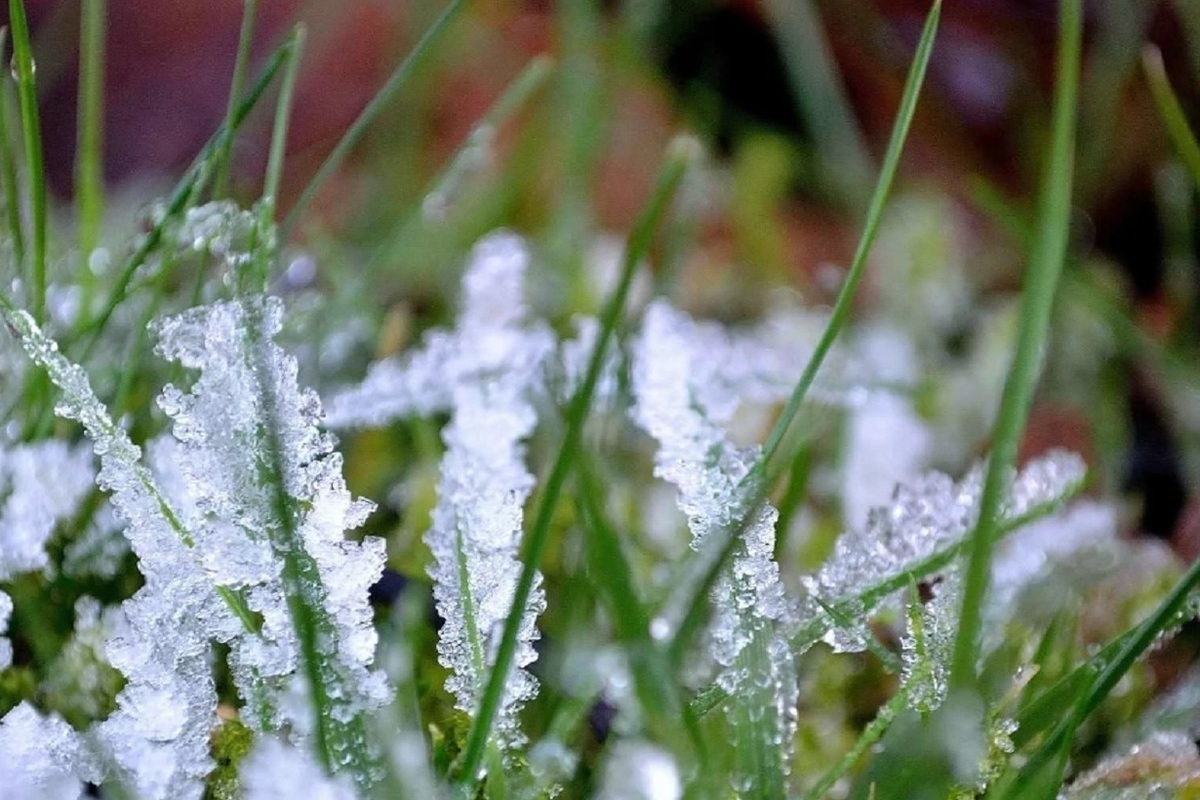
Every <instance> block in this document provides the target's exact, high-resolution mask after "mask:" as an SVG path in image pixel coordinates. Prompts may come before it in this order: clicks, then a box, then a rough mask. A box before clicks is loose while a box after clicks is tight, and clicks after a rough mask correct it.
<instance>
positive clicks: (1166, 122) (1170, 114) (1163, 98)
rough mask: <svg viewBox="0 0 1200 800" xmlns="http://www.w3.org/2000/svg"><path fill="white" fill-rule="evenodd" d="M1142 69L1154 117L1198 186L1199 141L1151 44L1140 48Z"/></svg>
mask: <svg viewBox="0 0 1200 800" xmlns="http://www.w3.org/2000/svg"><path fill="white" fill-rule="evenodd" d="M1142 69H1143V70H1144V71H1145V73H1146V82H1147V83H1149V84H1150V94H1151V95H1153V97H1154V105H1155V107H1156V108H1157V109H1158V118H1159V119H1160V120H1161V121H1162V124H1163V127H1164V128H1165V129H1166V131H1167V136H1168V137H1169V138H1170V139H1171V144H1172V145H1174V146H1175V152H1176V153H1178V154H1179V159H1180V160H1181V161H1182V162H1183V165H1184V166H1185V167H1187V171H1188V174H1189V175H1191V176H1192V181H1193V182H1194V183H1195V184H1196V186H1197V187H1200V142H1197V141H1196V134H1195V133H1193V132H1192V129H1191V127H1190V126H1189V125H1188V121H1187V116H1186V115H1185V114H1184V113H1183V106H1181V105H1180V104H1179V98H1178V97H1176V95H1175V90H1174V89H1172V88H1171V82H1170V80H1168V79H1167V71H1166V69H1165V68H1164V67H1163V59H1162V52H1161V51H1160V50H1159V49H1158V48H1157V47H1155V46H1154V45H1146V48H1145V49H1144V50H1143V51H1142Z"/></svg>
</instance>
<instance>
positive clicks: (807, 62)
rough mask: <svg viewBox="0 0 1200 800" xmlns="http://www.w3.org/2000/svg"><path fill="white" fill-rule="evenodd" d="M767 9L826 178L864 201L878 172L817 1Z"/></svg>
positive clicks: (772, 0) (778, 3) (783, 2)
mask: <svg viewBox="0 0 1200 800" xmlns="http://www.w3.org/2000/svg"><path fill="white" fill-rule="evenodd" d="M764 8H765V10H766V12H767V18H768V19H769V20H770V22H771V27H772V29H773V30H774V33H775V38H776V39H778V41H779V45H780V47H779V49H780V51H781V54H782V55H783V61H784V65H785V66H786V67H787V75H788V78H789V79H790V83H791V86H792V94H793V96H794V97H795V98H796V104H797V105H798V106H799V107H800V113H801V114H802V115H803V117H804V122H805V125H806V127H807V128H808V130H809V131H810V132H811V134H812V138H813V144H814V145H815V148H816V150H817V154H818V155H819V156H820V159H819V160H820V162H821V164H822V165H826V168H825V169H823V170H822V172H823V174H826V173H827V175H826V177H828V178H829V179H830V180H831V182H832V185H833V186H834V188H836V189H837V190H838V192H839V194H841V195H842V196H844V197H846V198H847V199H851V200H861V198H862V197H863V196H864V195H865V190H866V187H867V186H870V181H871V173H872V172H873V171H874V170H873V165H872V164H871V156H870V154H869V153H868V151H867V145H866V142H865V141H863V136H862V131H860V130H859V128H858V124H857V122H856V120H855V118H854V111H853V109H852V108H851V107H850V102H849V100H848V99H847V98H846V91H845V88H844V87H843V86H842V82H841V77H840V76H839V75H838V72H837V66H836V64H835V63H834V60H833V54H832V53H831V52H830V50H829V43H828V42H827V41H826V39H825V36H824V34H823V31H822V30H821V19H820V16H819V14H818V13H817V9H816V7H815V4H814V3H813V0H768V2H766V3H765V4H764Z"/></svg>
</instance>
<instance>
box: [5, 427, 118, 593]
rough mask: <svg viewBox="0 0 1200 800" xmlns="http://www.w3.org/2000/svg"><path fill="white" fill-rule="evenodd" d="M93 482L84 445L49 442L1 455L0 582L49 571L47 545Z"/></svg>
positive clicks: (90, 460) (88, 457)
mask: <svg viewBox="0 0 1200 800" xmlns="http://www.w3.org/2000/svg"><path fill="white" fill-rule="evenodd" d="M95 477H96V472H95V470H94V469H93V467H92V454H91V448H89V447H87V446H86V445H83V446H79V445H70V444H67V443H66V442H61V441H56V440H50V441H44V442H37V443H36V444H29V445H21V446H18V447H14V448H12V449H10V450H0V496H3V495H5V494H7V497H6V498H5V500H4V505H3V507H2V508H0V581H5V580H9V579H10V578H12V577H13V576H15V575H18V574H20V573H22V572H34V571H44V570H45V569H46V568H47V567H48V566H49V560H48V558H47V556H46V542H47V541H48V540H49V539H50V535H51V534H52V533H54V528H55V527H56V526H57V525H58V524H59V523H60V522H62V521H63V520H65V519H67V518H69V517H70V516H71V515H72V514H74V513H75V512H76V510H77V509H78V508H79V504H80V503H81V502H82V501H83V499H84V498H85V497H86V496H87V494H88V492H89V491H90V489H91V487H92V481H93V480H94V479H95Z"/></svg>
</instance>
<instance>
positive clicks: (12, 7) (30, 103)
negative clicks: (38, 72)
mask: <svg viewBox="0 0 1200 800" xmlns="http://www.w3.org/2000/svg"><path fill="white" fill-rule="evenodd" d="M8 14H9V21H10V22H11V24H12V37H13V65H14V67H15V68H16V77H17V96H18V97H19V98H20V101H21V134H22V139H23V140H24V142H25V168H26V170H27V172H28V173H29V198H30V207H31V210H32V214H33V251H32V253H31V254H30V255H31V258H32V263H31V264H30V276H31V283H32V288H33V298H32V300H33V305H32V309H31V311H32V313H33V318H34V320H36V321H37V322H38V324H41V323H42V322H44V321H45V319H46V175H45V163H44V161H43V158H42V131H41V123H40V121H39V120H38V107H37V89H36V87H35V86H34V79H33V73H34V69H35V66H34V63H33V50H32V48H31V47H30V45H29V22H28V20H27V19H26V18H25V3H24V2H23V0H8Z"/></svg>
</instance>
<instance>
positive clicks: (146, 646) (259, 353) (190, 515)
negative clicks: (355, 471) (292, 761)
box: [6, 298, 388, 798]
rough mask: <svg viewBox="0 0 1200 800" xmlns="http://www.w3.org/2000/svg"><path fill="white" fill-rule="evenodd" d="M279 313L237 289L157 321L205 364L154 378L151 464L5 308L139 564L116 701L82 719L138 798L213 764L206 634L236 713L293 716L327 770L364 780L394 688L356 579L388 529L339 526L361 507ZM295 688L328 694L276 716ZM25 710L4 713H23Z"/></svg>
mask: <svg viewBox="0 0 1200 800" xmlns="http://www.w3.org/2000/svg"><path fill="white" fill-rule="evenodd" d="M279 318H280V307H279V304H278V302H277V301H274V300H270V299H266V298H247V299H243V300H238V301H234V302H227V303H218V304H215V305H212V306H207V307H202V308H197V309H193V310H192V311H190V312H187V313H185V314H183V315H180V316H178V317H174V318H170V319H168V320H166V321H164V322H162V323H161V324H160V325H159V327H158V333H159V337H160V342H159V351H160V352H161V353H162V354H164V355H166V356H167V357H169V358H172V359H174V360H177V361H178V362H179V363H180V364H181V365H182V366H184V367H186V368H189V369H195V370H199V376H198V378H197V379H196V381H195V384H194V385H193V386H192V390H191V391H190V392H188V393H184V392H182V391H180V390H178V389H176V388H174V387H170V386H169V387H167V389H166V390H165V391H164V393H163V397H162V400H161V404H162V406H163V408H164V410H166V411H167V412H168V414H170V415H171V416H172V417H173V418H174V420H175V426H174V432H175V436H176V441H173V442H172V441H170V440H160V441H158V442H156V443H155V444H154V447H153V448H152V451H153V452H152V455H153V456H156V457H155V458H152V459H151V460H152V461H157V462H158V467H159V468H158V476H157V477H156V475H155V473H154V472H152V471H151V469H150V468H149V467H148V466H147V464H146V462H145V461H144V460H143V458H142V452H141V450H140V448H138V447H137V446H136V445H134V444H133V443H132V442H131V441H130V440H129V437H128V436H127V435H126V434H125V432H124V431H123V430H122V429H121V428H120V427H119V426H117V425H116V424H114V422H113V421H112V419H111V418H110V417H109V416H108V414H107V412H106V411H105V409H104V407H103V406H102V405H101V403H100V402H99V400H97V398H96V396H95V394H94V393H93V391H92V389H91V386H90V384H89V382H88V379H87V377H86V375H85V374H84V372H83V370H82V369H80V368H79V367H78V366H76V365H73V364H71V363H70V362H68V361H67V360H66V359H65V358H64V357H63V356H62V355H61V354H60V353H59V352H58V350H57V347H56V346H55V344H54V342H53V341H52V340H50V339H48V338H46V337H45V336H44V335H43V334H42V332H41V331H40V329H39V328H38V327H37V325H36V324H35V323H34V322H33V320H32V318H31V317H29V316H28V315H27V314H25V313H23V312H12V313H10V314H8V315H7V320H8V323H9V325H10V326H11V327H12V328H13V329H14V330H15V331H16V333H17V334H18V336H19V337H20V339H21V341H22V343H23V344H24V346H25V348H26V350H27V352H28V354H29V355H30V357H31V358H32V359H33V360H34V361H35V362H36V363H37V364H39V365H40V366H41V367H43V369H45V370H46V372H47V374H48V375H49V376H50V378H51V380H52V381H53V382H54V383H55V384H56V385H57V386H58V387H59V388H60V389H61V390H62V397H63V399H62V401H61V403H60V404H59V406H58V408H57V411H58V413H59V414H60V415H62V416H64V417H67V418H69V419H74V420H77V421H79V422H80V423H81V424H82V425H83V427H84V429H85V431H86V432H87V434H88V437H89V438H90V439H91V440H92V442H93V446H94V449H95V452H96V454H97V455H99V457H100V463H101V469H100V473H99V476H98V477H97V478H96V481H97V483H98V485H99V486H100V488H101V489H104V490H105V491H107V492H108V493H109V495H110V498H111V502H112V505H113V508H114V509H115V511H116V512H117V514H118V515H119V516H120V517H121V518H122V520H123V521H124V523H125V526H126V528H125V533H126V536H127V537H128V538H129V540H130V542H131V544H132V547H133V550H134V552H135V553H136V554H137V556H138V564H139V569H140V571H141V572H142V574H143V576H144V578H145V585H144V586H143V587H142V588H141V589H139V590H138V592H137V593H136V594H135V595H134V596H133V597H132V598H130V599H129V600H127V601H126V602H125V603H124V604H123V606H122V611H123V612H124V621H123V622H122V623H121V624H117V625H114V626H113V627H115V628H116V629H117V631H116V632H115V633H114V634H112V635H111V636H110V638H109V639H108V642H107V647H106V656H107V658H108V660H109V662H110V663H111V664H112V665H113V666H114V667H116V668H117V669H118V670H120V671H121V672H122V673H124V675H125V676H126V679H127V682H126V685H125V688H124V689H123V690H122V691H121V693H120V694H119V695H118V698H117V703H118V707H117V710H116V711H115V712H114V713H112V714H111V715H110V716H109V717H108V718H107V719H105V720H104V721H103V722H100V723H98V724H97V725H96V726H95V727H94V729H93V730H92V731H90V732H89V733H88V734H87V737H88V738H87V740H88V742H89V747H90V749H94V750H96V751H97V752H98V753H99V754H100V756H99V763H100V764H101V765H102V766H103V767H104V768H105V771H107V772H109V773H110V776H111V777H113V778H114V779H115V780H117V781H118V782H119V783H120V784H121V785H124V786H125V787H127V788H128V789H129V790H130V791H131V792H133V793H134V794H135V795H136V796H137V797H139V798H189V797H194V798H198V797H200V796H201V795H202V794H203V791H204V779H205V778H206V777H207V775H208V774H209V773H210V772H211V770H212V768H213V766H214V764H213V762H212V759H211V757H210V755H209V740H210V736H211V734H212V731H213V729H214V727H215V725H216V724H217V718H216V691H215V685H214V682H213V676H212V666H211V663H210V655H211V644H212V642H213V641H214V640H215V641H220V642H225V643H228V644H229V645H230V647H231V655H230V660H231V664H232V666H233V672H234V680H235V683H236V684H237V687H238V690H239V693H240V694H241V695H242V698H243V700H244V701H245V703H246V717H245V718H246V722H247V724H249V725H251V726H252V727H259V728H278V727H280V726H282V725H283V724H285V723H290V727H291V730H292V734H293V735H294V736H296V737H297V738H298V740H299V741H300V742H302V743H304V744H305V746H309V742H308V740H307V738H306V736H305V732H306V731H309V730H311V729H314V728H315V729H316V732H315V736H314V739H315V741H317V742H319V743H320V744H319V747H320V748H323V751H322V752H321V756H322V759H323V760H324V761H325V763H326V764H327V765H328V766H329V767H330V768H332V769H334V770H341V769H349V770H351V771H353V772H354V774H355V777H356V779H358V780H360V781H361V780H369V779H370V771H369V769H368V768H367V766H366V765H365V764H362V763H356V762H360V761H362V760H363V759H365V758H368V757H369V752H368V747H367V742H366V740H365V728H364V723H363V720H362V713H363V712H365V711H367V710H369V709H372V708H375V707H377V706H378V705H379V704H380V703H382V702H383V701H384V700H385V699H386V698H387V697H388V689H387V687H386V685H385V683H384V680H383V677H382V675H381V674H380V673H376V672H374V671H372V670H371V669H370V666H369V665H370V662H371V660H372V658H373V655H374V647H375V641H376V634H375V630H374V627H373V625H372V617H371V609H370V606H369V605H368V603H367V588H368V587H369V586H370V584H371V583H372V582H374V580H375V579H376V578H377V576H378V575H379V573H380V571H381V569H382V565H383V543H382V541H380V540H376V539H369V540H367V541H366V542H364V543H362V544H359V543H357V542H353V541H348V540H346V539H345V538H344V532H345V531H346V530H347V529H349V528H353V527H355V526H356V525H358V524H359V523H360V522H361V521H362V519H363V518H364V517H365V515H366V513H367V512H368V511H369V510H370V506H369V504H365V503H362V502H358V501H355V500H354V499H353V498H351V497H350V495H349V492H348V491H347V490H346V487H345V483H344V481H343V479H342V477H341V459H340V456H338V455H337V454H336V453H335V452H334V451H333V440H332V438H331V437H329V436H328V435H327V434H325V433H323V432H322V431H321V430H320V429H319V427H318V423H319V421H320V414H321V408H320V402H319V400H318V399H317V397H316V395H315V394H314V393H312V392H306V391H301V390H300V389H299V388H298V386H297V384H296V365H295V362H294V360H292V359H290V358H289V357H287V356H286V355H284V354H283V353H282V351H281V350H279V348H278V347H276V346H275V345H274V344H273V343H272V341H271V339H272V337H273V336H274V334H275V333H276V332H277V331H278V329H279ZM160 479H161V485H160ZM52 508H57V506H53V507H52ZM256 617H257V619H256ZM301 652H302V653H303V662H301V660H300V659H299V657H298V656H299V654H300V653H301ZM297 691H299V692H300V694H301V696H304V697H308V696H309V695H310V694H312V695H313V696H318V695H319V696H320V697H321V700H320V701H316V700H311V701H310V702H308V703H306V704H304V705H303V706H302V708H304V709H306V710H305V711H302V712H299V713H287V712H286V711H285V705H286V704H287V702H292V703H293V704H294V696H295V694H296V692H297ZM314 708H315V709H316V714H315V717H316V718H315V719H312V718H310V717H312V716H314V715H313V712H312V710H311V709H314ZM10 716H11V715H10ZM25 719H26V718H25V716H18V717H16V718H14V719H13V721H11V723H10V724H12V725H14V726H15V725H21V726H24V727H25V728H28V727H29V726H30V725H32V724H34V723H30V722H28V721H25ZM6 722H8V717H6ZM36 724H38V725H42V726H45V725H50V724H53V720H49V719H40V718H39V720H38V721H37V723H36ZM63 735H64V736H67V735H68V734H65V733H64V734H63ZM89 752H90V750H89ZM60 769H62V770H68V771H69V770H75V774H76V775H78V776H79V777H86V775H85V772H88V774H90V772H89V770H91V769H92V767H91V762H87V763H85V762H83V761H78V760H76V761H71V760H64V761H62V762H61V764H60ZM88 779H89V780H90V779H91V778H88Z"/></svg>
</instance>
